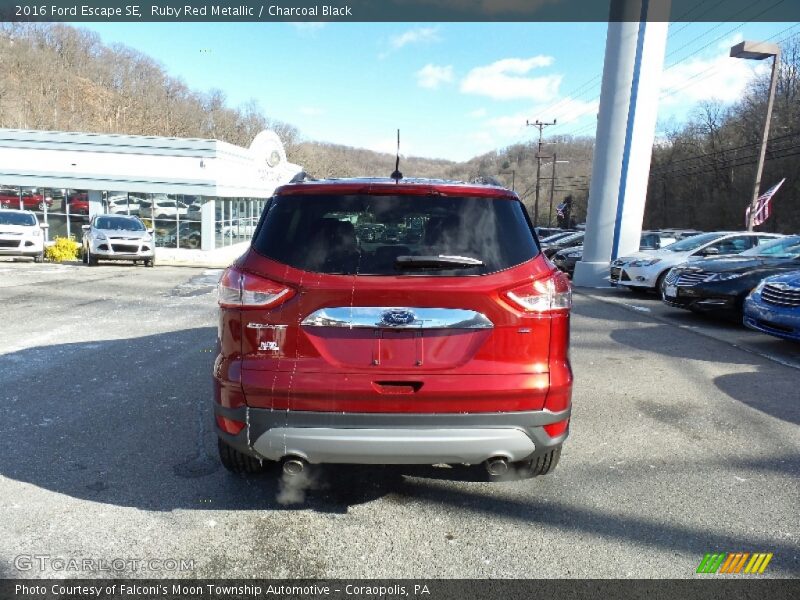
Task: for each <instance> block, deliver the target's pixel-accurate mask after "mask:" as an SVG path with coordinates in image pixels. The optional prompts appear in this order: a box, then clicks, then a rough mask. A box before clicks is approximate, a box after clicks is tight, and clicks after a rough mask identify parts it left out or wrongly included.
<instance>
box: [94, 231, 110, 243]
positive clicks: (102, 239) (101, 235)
mask: <svg viewBox="0 0 800 600" xmlns="http://www.w3.org/2000/svg"><path fill="white" fill-rule="evenodd" d="M94 239H95V241H96V242H107V241H108V238H107V237H106V236H105V234H104V233H98V234H97V235H96V236H94Z"/></svg>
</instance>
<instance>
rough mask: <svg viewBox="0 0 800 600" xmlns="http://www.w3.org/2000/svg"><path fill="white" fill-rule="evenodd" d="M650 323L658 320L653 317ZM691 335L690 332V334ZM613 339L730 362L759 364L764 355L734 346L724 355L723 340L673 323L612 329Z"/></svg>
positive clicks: (658, 350) (647, 348)
mask: <svg viewBox="0 0 800 600" xmlns="http://www.w3.org/2000/svg"><path fill="white" fill-rule="evenodd" d="M647 322H648V323H651V324H652V323H657V322H655V321H653V320H652V319H648V320H647ZM687 336H690V337H688V338H687ZM611 339H612V340H614V341H615V342H617V343H619V344H624V345H625V346H628V347H629V348H635V349H636V350H642V351H643V352H655V353H658V354H663V355H664V356H670V357H672V358H679V359H686V360H700V361H708V362H715V363H716V362H720V361H722V362H726V363H733V364H746V365H750V364H755V363H757V362H760V360H761V359H759V358H757V357H756V356H753V355H749V354H747V353H746V352H742V351H740V350H737V349H735V348H733V347H731V348H729V349H726V351H725V356H724V357H722V356H720V351H719V348H720V343H719V342H718V341H717V340H714V339H713V338H705V337H702V336H699V335H696V334H694V333H691V332H686V331H682V330H679V329H676V328H675V327H673V326H671V325H658V324H653V325H652V326H650V327H638V328H634V329H627V328H619V329H615V330H613V331H612V332H611Z"/></svg>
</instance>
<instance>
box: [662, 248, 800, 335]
mask: <svg viewBox="0 0 800 600" xmlns="http://www.w3.org/2000/svg"><path fill="white" fill-rule="evenodd" d="M798 269H800V235H793V236H787V237H784V238H779V239H777V240H775V241H772V242H768V243H766V244H762V245H760V246H756V247H755V248H752V249H750V250H747V251H745V252H742V253H741V254H738V255H736V256H729V257H725V258H704V259H700V260H695V261H693V262H691V263H690V264H686V265H681V266H678V267H673V268H672V269H671V270H670V272H669V273H668V274H667V276H666V278H665V279H664V284H663V286H662V289H661V293H662V299H663V300H664V302H665V303H667V304H669V305H670V306H676V307H678V308H686V309H689V310H694V311H698V312H699V311H706V312H707V311H713V312H719V313H725V314H726V315H727V316H732V317H734V318H736V319H737V320H738V319H741V316H742V307H743V305H744V300H745V298H746V297H747V295H748V294H749V293H750V291H751V290H753V288H755V287H756V286H758V284H759V283H761V281H762V280H763V279H765V278H767V277H769V276H771V275H777V274H779V273H783V272H786V271H796V270H798Z"/></svg>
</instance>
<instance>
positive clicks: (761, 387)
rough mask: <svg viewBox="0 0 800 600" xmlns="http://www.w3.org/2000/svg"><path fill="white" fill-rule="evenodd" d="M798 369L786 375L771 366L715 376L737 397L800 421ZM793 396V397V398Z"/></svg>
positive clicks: (744, 401) (770, 412)
mask: <svg viewBox="0 0 800 600" xmlns="http://www.w3.org/2000/svg"><path fill="white" fill-rule="evenodd" d="M799 375H800V374H798V373H797V372H794V373H790V375H788V376H787V375H786V374H784V373H778V372H777V369H775V368H773V367H771V366H767V367H761V368H760V370H759V371H757V372H747V373H730V374H728V375H720V376H719V377H716V378H714V385H716V386H717V388H719V390H720V391H722V392H724V393H725V394H727V395H728V396H730V397H731V398H733V399H734V400H738V401H739V402H741V403H742V404H746V405H747V406H749V407H751V408H754V409H756V410H758V411H761V412H763V413H766V414H768V415H771V416H773V417H776V418H778V419H782V420H784V421H787V422H789V423H794V424H795V425H800V402H797V399H798V397H800V392H798V381H800V376H799ZM792 399H793V400H792Z"/></svg>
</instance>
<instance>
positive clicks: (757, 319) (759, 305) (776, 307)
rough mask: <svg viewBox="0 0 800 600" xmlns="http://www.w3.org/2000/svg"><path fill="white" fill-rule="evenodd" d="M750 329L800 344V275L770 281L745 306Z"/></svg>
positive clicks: (751, 296) (778, 276) (777, 276)
mask: <svg viewBox="0 0 800 600" xmlns="http://www.w3.org/2000/svg"><path fill="white" fill-rule="evenodd" d="M744 324H745V325H746V326H747V327H749V328H750V329H755V330H757V331H762V332H764V333H768V334H769V335H774V336H775V337H779V338H783V339H786V340H794V341H795V342H800V271H792V272H789V273H784V274H783V275H775V276H773V277H768V278H767V279H765V280H764V281H762V282H761V283H759V284H758V286H757V287H756V289H754V290H753V293H751V294H750V295H749V296H748V297H747V300H745V303H744Z"/></svg>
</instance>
